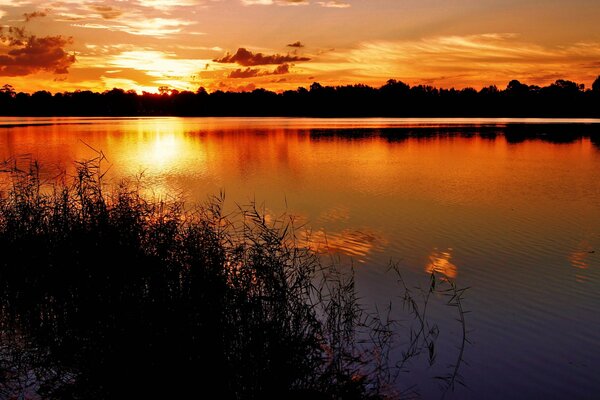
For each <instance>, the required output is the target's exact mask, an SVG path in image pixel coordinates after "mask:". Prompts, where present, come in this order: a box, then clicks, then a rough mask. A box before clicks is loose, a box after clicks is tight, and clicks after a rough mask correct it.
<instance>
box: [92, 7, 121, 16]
mask: <svg viewBox="0 0 600 400" xmlns="http://www.w3.org/2000/svg"><path fill="white" fill-rule="evenodd" d="M91 9H92V10H94V11H96V12H97V13H98V14H100V16H101V17H102V18H104V19H115V18H117V17H120V16H121V15H122V14H123V12H122V11H121V10H119V9H118V8H115V7H111V6H92V7H91Z"/></svg>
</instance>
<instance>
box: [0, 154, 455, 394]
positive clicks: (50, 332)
mask: <svg viewBox="0 0 600 400" xmlns="http://www.w3.org/2000/svg"><path fill="white" fill-rule="evenodd" d="M102 161H103V155H102V154H101V153H100V154H99V155H98V157H97V158H95V159H92V160H89V161H85V162H81V163H78V164H77V168H76V174H75V175H74V176H73V177H70V178H69V179H64V180H63V183H58V181H53V182H51V183H50V184H46V185H45V184H43V183H42V180H41V179H40V174H39V167H38V166H37V164H36V163H31V164H30V166H29V168H28V169H27V170H19V169H18V168H16V167H15V166H14V165H10V164H9V163H5V165H4V172H5V174H4V175H5V178H7V179H6V180H5V182H7V183H8V187H6V189H5V190H3V191H2V192H0V251H1V257H0V340H1V342H0V398H11V397H18V396H23V397H27V398H48V399H80V398H81V399H108V398H144V397H150V396H152V397H153V398H154V397H156V396H159V397H163V398H183V397H185V398H188V397H190V398H192V397H194V398H195V397H205V396H206V395H207V394H208V393H214V392H215V391H216V392H217V393H219V396H218V397H219V398H228V399H254V398H261V399H262V398H272V397H282V398H316V399H319V398H322V399H339V398H343V399H352V398H384V397H386V396H391V395H393V393H392V391H390V387H391V386H390V383H391V381H392V380H393V375H394V374H392V373H391V372H390V368H391V367H390V364H389V362H388V359H387V355H389V351H390V348H391V345H392V342H393V336H394V335H395V328H396V325H395V323H394V321H391V320H390V318H389V317H387V318H386V317H385V315H384V316H383V317H382V316H380V315H379V314H370V313H367V312H366V311H364V310H363V309H362V308H361V306H360V304H359V302H358V300H357V294H356V290H355V287H354V279H353V276H352V274H346V273H342V272H340V269H339V268H336V267H335V266H330V265H327V266H324V265H322V263H321V261H320V259H319V257H318V255H317V254H315V253H313V252H311V251H310V250H308V249H306V248H303V247H302V246H300V245H298V243H297V241H296V240H295V231H294V229H292V228H291V225H290V223H289V222H286V221H285V220H283V219H280V220H277V221H274V222H270V223H268V222H267V221H266V219H265V218H264V215H262V214H261V213H260V212H258V211H257V210H256V208H255V207H252V206H250V207H248V208H244V209H243V210H242V212H241V213H240V215H237V216H233V217H232V216H225V215H223V211H222V202H223V199H222V196H217V197H214V198H212V199H211V201H209V202H208V203H207V204H205V205H203V206H198V207H196V208H194V209H193V210H191V211H190V210H189V209H188V208H186V207H184V205H183V203H182V202H180V201H177V200H169V201H160V200H148V199H147V198H146V197H144V196H143V195H142V194H141V193H142V190H141V187H140V182H139V181H129V182H127V181H124V182H122V183H121V184H119V185H117V186H113V187H108V186H107V185H105V183H104V182H103V178H104V175H103V172H102V168H101V163H102ZM405 296H409V297H406V300H407V302H409V303H410V304H412V306H413V307H414V310H413V311H415V312H416V315H418V316H419V319H421V323H423V324H425V322H424V321H423V317H424V313H421V312H419V310H418V308H417V306H416V302H415V301H414V300H412V297H410V292H409V291H408V290H406V291H405ZM423 326H424V325H423ZM425 331H426V330H425V329H422V330H421V331H420V332H416V336H417V337H419V338H421V339H423V338H425V339H424V340H425V341H420V342H419V340H421V339H419V340H416V341H413V342H412V343H411V347H410V349H409V351H410V354H408V353H407V358H409V357H411V356H414V355H415V354H418V353H419V352H420V351H421V350H423V349H425V348H426V347H427V346H428V345H429V343H430V339H429V337H428V336H427V335H425V334H424V332H425ZM419 343H420V344H419ZM457 369H458V368H457ZM449 379H451V378H449ZM453 382H454V381H452V383H453Z"/></svg>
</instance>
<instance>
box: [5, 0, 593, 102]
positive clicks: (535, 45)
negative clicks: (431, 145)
mask: <svg viewBox="0 0 600 400" xmlns="http://www.w3.org/2000/svg"><path fill="white" fill-rule="evenodd" d="M598 21H600V1H598V0H543V1H542V0H323V1H319V0H103V1H94V0H62V1H56V2H48V1H39V0H0V26H2V30H1V31H0V85H4V84H6V83H8V84H11V85H13V86H14V88H15V89H16V90H17V91H27V92H33V91H36V90H49V91H51V92H56V91H66V90H68V91H72V90H77V89H81V90H85V89H91V90H95V91H103V90H106V89H111V88H113V87H119V88H123V89H134V90H137V91H138V92H141V91H151V92H155V91H156V90H157V88H158V87H159V86H169V87H171V88H176V89H179V90H192V91H195V90H197V89H198V88H199V87H200V86H203V87H205V88H206V89H207V90H209V91H214V90H218V89H221V90H251V89H253V88H256V87H264V88H267V89H270V90H274V91H281V90H286V89H296V88H297V87H298V86H304V87H307V86H309V85H310V84H311V83H312V82H315V81H317V82H320V83H321V84H323V85H338V84H352V83H365V84H369V85H372V86H380V85H382V84H383V83H385V81H387V80H388V79H390V78H394V79H398V80H402V81H404V82H407V83H409V84H411V85H415V84H428V85H434V86H438V87H450V86H454V87H466V86H472V87H475V88H481V87H482V86H487V85H489V84H495V85H497V86H498V87H500V88H504V87H505V86H506V84H507V83H508V81H509V80H511V79H519V80H520V81H522V82H525V83H529V84H538V85H544V84H548V83H550V82H553V81H554V80H556V79H558V78H565V79H571V80H575V81H577V82H580V83H584V84H585V85H586V87H589V86H590V85H591V83H592V81H593V80H594V79H595V78H596V77H597V76H598V75H599V74H600V23H598Z"/></svg>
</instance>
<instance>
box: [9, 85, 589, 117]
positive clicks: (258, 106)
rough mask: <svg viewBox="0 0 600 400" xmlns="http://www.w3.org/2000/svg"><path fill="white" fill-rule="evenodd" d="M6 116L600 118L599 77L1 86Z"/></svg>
mask: <svg viewBox="0 0 600 400" xmlns="http://www.w3.org/2000/svg"><path fill="white" fill-rule="evenodd" d="M0 115H14V116H162V115H175V116H298V117H304V116H306V117H600V76H598V78H597V79H596V80H595V81H594V83H593V84H592V87H591V88H588V89H586V88H585V87H584V85H583V84H579V83H576V82H573V81H569V80H564V79H559V80H556V81H555V82H554V83H552V84H550V85H548V86H544V87H540V86H536V85H527V84H524V83H521V82H519V81H518V80H512V81H510V82H509V83H508V85H507V86H506V88H505V89H503V90H502V89H499V88H498V87H496V86H493V85H492V86H486V87H484V88H482V89H481V90H476V89H473V88H470V87H468V88H464V89H454V88H451V89H444V88H436V87H433V86H428V85H416V86H410V85H408V84H406V83H404V82H402V81H398V80H395V79H390V80H388V81H387V82H386V83H385V84H384V85H383V86H381V87H379V88H374V87H371V86H368V85H364V84H355V85H344V86H322V85H321V84H319V83H317V82H315V83H313V84H311V85H310V87H309V88H308V89H307V88H304V87H299V88H298V89H296V90H286V91H284V92H280V93H275V92H272V91H269V90H266V89H255V90H253V91H251V92H223V91H220V90H218V91H215V92H212V93H209V92H208V91H207V90H206V89H205V88H204V87H200V88H199V89H198V90H197V91H196V92H191V91H178V90H175V89H169V88H168V87H161V88H159V93H157V94H155V93H147V92H143V93H142V94H141V95H140V94H137V93H136V92H135V91H133V90H129V91H125V90H123V89H117V88H115V89H112V90H107V91H104V92H102V93H98V92H93V91H89V90H76V91H73V92H59V93H55V94H52V93H50V92H48V91H37V92H35V93H32V94H30V93H24V92H19V93H17V92H16V91H15V90H14V88H13V87H12V86H11V85H8V84H7V85H4V86H3V87H0Z"/></svg>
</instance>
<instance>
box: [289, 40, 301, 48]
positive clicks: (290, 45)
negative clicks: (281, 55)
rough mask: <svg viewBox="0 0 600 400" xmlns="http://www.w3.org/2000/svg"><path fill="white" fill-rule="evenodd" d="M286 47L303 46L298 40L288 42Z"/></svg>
mask: <svg viewBox="0 0 600 400" xmlns="http://www.w3.org/2000/svg"><path fill="white" fill-rule="evenodd" d="M287 47H296V48H298V49H299V48H302V47H304V45H303V44H302V43H301V42H299V41H298V42H294V43H290V44H288V45H287Z"/></svg>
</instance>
